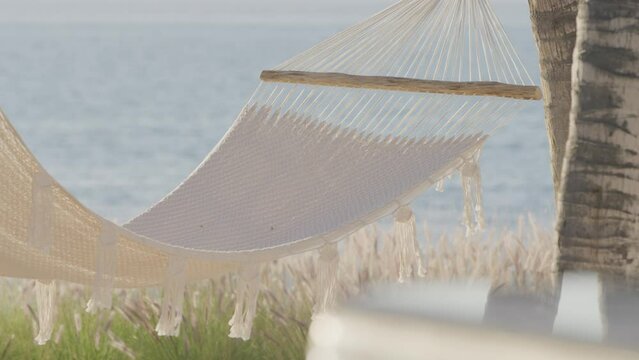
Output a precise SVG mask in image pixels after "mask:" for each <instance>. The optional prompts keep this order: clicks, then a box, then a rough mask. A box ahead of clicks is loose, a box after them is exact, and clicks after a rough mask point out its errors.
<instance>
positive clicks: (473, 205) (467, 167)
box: [461, 151, 484, 236]
mask: <svg viewBox="0 0 639 360" xmlns="http://www.w3.org/2000/svg"><path fill="white" fill-rule="evenodd" d="M461 180H462V189H463V191H464V225H465V226H466V236H472V235H475V234H477V233H478V232H480V231H482V230H483V229H484V211H483V207H482V191H481V172H480V169H479V151H477V153H475V155H473V156H472V157H471V158H470V159H467V160H466V162H465V163H464V165H462V167H461Z"/></svg>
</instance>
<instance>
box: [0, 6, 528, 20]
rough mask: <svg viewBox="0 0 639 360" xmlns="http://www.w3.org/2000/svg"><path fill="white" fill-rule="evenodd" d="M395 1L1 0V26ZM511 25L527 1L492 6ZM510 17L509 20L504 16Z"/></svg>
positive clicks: (318, 13) (222, 15)
mask: <svg viewBox="0 0 639 360" xmlns="http://www.w3.org/2000/svg"><path fill="white" fill-rule="evenodd" d="M394 2H395V0H0V22H4V23H6V22H62V23H65V22H216V23H219V22H247V21H249V22H260V23H279V22H282V23H293V22H304V23H307V22H320V23H327V22H344V21H355V20H357V19H360V18H363V17H365V16H368V15H370V14H372V13H375V12H377V11H379V10H381V9H383V8H384V7H386V6H388V5H390V4H392V3H394ZM493 3H494V5H495V8H496V9H497V11H498V12H501V13H502V14H500V15H502V19H504V21H505V22H507V23H510V25H516V24H518V23H527V22H528V5H527V1H526V0H493ZM504 15H505V16H504Z"/></svg>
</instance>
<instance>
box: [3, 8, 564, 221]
mask: <svg viewBox="0 0 639 360" xmlns="http://www.w3.org/2000/svg"><path fill="white" fill-rule="evenodd" d="M521 11H527V10H526V9H522V10H521ZM227 20H228V19H227ZM347 25H348V23H347V22H345V20H339V19H338V20H335V21H327V22H322V21H308V22H305V21H300V19H296V21H290V22H287V21H277V22H274V21H271V22H263V21H262V22H260V21H255V20H254V17H252V18H238V19H236V20H235V21H219V22H201V23H187V22H179V23H171V22H166V23H164V22H138V23H135V22H128V23H113V22H100V23H91V22H86V23H78V22H76V23H63V22H56V23H46V22H38V23H29V22H23V23H3V24H0V43H1V44H2V46H0V108H2V109H3V111H4V112H5V113H6V114H7V116H8V117H9V119H10V120H11V121H12V123H13V124H14V126H15V127H16V128H17V130H18V131H19V132H20V134H21V135H22V136H23V139H24V140H25V141H26V143H27V145H28V146H29V147H30V148H31V150H32V151H33V152H34V153H35V155H36V156H37V157H38V158H39V159H40V160H41V162H42V163H43V165H44V166H45V167H46V168H47V169H48V170H49V171H50V173H51V174H52V175H53V176H54V177H55V178H56V179H57V180H59V181H60V183H61V184H63V185H64V186H65V187H66V188H67V189H68V190H69V191H70V192H71V193H72V194H74V195H75V196H76V197H77V198H78V199H79V200H80V201H81V202H83V203H84V204H85V205H87V206H88V207H89V208H91V209H93V210H95V211H96V212H97V213H99V214H100V215H102V216H104V217H106V218H109V219H112V220H115V221H116V222H119V223H123V222H126V221H127V220H128V219H130V218H131V217H133V216H135V215H136V214H138V213H140V212H141V211H143V210H144V209H146V208H148V207H149V206H151V205H152V204H153V203H154V202H156V201H158V200H159V199H161V198H162V197H163V196H164V195H165V194H166V193H167V192H169V191H170V190H172V189H173V188H174V187H175V186H176V185H177V184H179V183H180V182H181V181H182V179H183V178H184V177H185V176H187V175H188V174H189V173H190V172H191V171H192V170H193V169H194V168H195V167H196V166H197V165H198V164H199V162H200V161H201V160H202V159H203V158H204V157H205V156H206V154H207V153H208V152H209V151H210V149H211V148H213V146H214V145H215V144H216V143H217V142H218V141H219V140H220V139H221V138H222V136H223V135H224V133H225V131H226V130H227V128H228V127H229V126H230V125H231V123H232V122H233V120H234V119H235V117H236V116H237V115H238V113H239V111H240V109H241V108H242V106H243V104H244V102H246V101H247V100H248V98H249V97H250V95H251V93H252V91H253V89H254V88H255V86H256V85H257V83H258V77H259V73H260V71H261V70H262V69H268V68H270V67H273V66H275V65H277V64H279V63H280V62H282V61H284V60H286V59H287V58H289V57H291V56H293V55H295V54H296V53H299V52H300V51H303V50H305V49H306V48H308V47H310V46H312V45H313V44H315V43H317V42H318V41H320V40H322V39H324V38H326V37H327V36H329V35H331V34H333V33H335V32H337V31H339V30H341V29H343V28H345V27H346V26H347ZM506 29H507V32H508V33H509V35H510V36H511V39H512V41H513V43H514V44H515V47H516V48H517V50H518V51H519V54H520V56H521V58H522V60H523V61H524V63H525V64H526V65H527V66H528V69H529V70H530V72H531V75H532V76H533V79H538V78H539V71H538V64H537V55H536V49H535V46H534V42H533V38H532V34H531V30H530V27H529V24H528V23H526V22H524V23H521V22H514V21H511V22H506ZM481 166H482V180H483V189H484V205H485V209H486V217H487V222H488V224H489V225H492V226H496V227H504V226H512V225H513V224H515V223H516V221H517V219H518V218H519V217H520V216H525V215H527V214H528V213H530V214H532V215H534V216H535V218H537V219H538V220H539V221H540V222H541V223H542V224H550V223H551V221H552V219H553V216H554V207H553V193H552V182H551V176H550V165H549V155H548V142H547V139H546V130H545V125H544V120H543V108H542V104H541V103H532V104H531V105H530V106H528V107H527V108H526V109H525V110H524V111H522V112H521V113H519V114H517V115H516V116H515V117H514V118H513V119H512V121H511V123H510V124H509V125H508V126H506V127H505V128H503V129H501V130H500V131H498V132H497V133H496V134H495V136H494V137H492V138H491V139H490V140H489V141H488V142H487V144H486V146H485V149H484V151H483V153H482V158H481ZM462 207H463V203H462V196H461V189H460V184H459V179H458V178H454V179H453V180H452V181H450V182H449V183H448V184H447V186H446V191H445V192H443V193H437V192H435V191H434V190H429V191H428V192H427V193H425V194H424V195H422V196H421V197H420V198H419V199H417V201H416V202H415V209H416V212H417V214H418V218H419V220H425V221H427V222H428V223H429V224H430V225H431V227H433V228H435V229H448V228H451V227H456V226H458V225H459V224H460V223H461V210H462Z"/></svg>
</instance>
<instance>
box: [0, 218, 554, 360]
mask: <svg viewBox="0 0 639 360" xmlns="http://www.w3.org/2000/svg"><path fill="white" fill-rule="evenodd" d="M424 233H425V234H427V235H425V238H424V239H421V240H422V241H421V243H422V244H423V245H424V246H423V249H422V250H423V258H424V262H425V268H426V273H425V274H423V277H421V278H420V279H415V280H414V281H441V280H455V279H468V280H471V281H472V279H480V278H481V279H490V280H491V281H492V283H493V284H494V286H500V285H503V284H511V285H516V286H520V287H525V288H527V289H531V291H535V290H536V289H538V288H539V287H544V286H548V285H549V284H550V283H552V281H553V279H554V276H553V272H554V267H553V264H554V259H555V256H556V249H555V245H554V241H553V237H552V236H551V233H550V232H548V231H545V230H542V229H541V228H540V227H539V226H538V225H537V224H536V223H535V222H534V220H533V219H532V218H528V219H526V220H524V219H522V220H521V221H520V224H519V226H518V227H517V228H516V229H515V230H514V231H509V230H503V231H495V230H493V231H487V232H486V233H484V235H483V236H482V237H475V238H466V237H465V236H464V234H463V232H462V231H461V230H460V231H458V232H454V233H452V234H449V235H443V236H442V237H440V238H438V239H432V238H431V237H430V236H429V235H428V231H427V230H426V231H424ZM342 246H343V248H342V250H341V259H340V266H339V280H338V288H337V292H338V296H339V297H340V298H341V299H347V298H349V297H352V296H355V295H357V294H358V293H360V292H361V291H363V290H365V288H366V287H367V286H370V285H371V284H375V283H380V282H389V281H395V280H396V278H397V271H396V268H397V265H396V263H395V261H394V259H393V258H392V257H390V256H389V254H390V253H391V251H388V247H389V246H392V234H389V233H386V232H384V231H381V230H379V229H378V228H377V227H375V226H371V227H367V228H365V229H362V230H361V231H359V232H357V233H355V234H353V235H351V237H350V238H349V239H348V240H347V241H345V242H344V244H343V245H342ZM316 261H317V259H316V255H315V254H304V255H299V256H295V257H291V258H287V259H283V260H280V261H277V262H273V263H271V264H269V265H268V266H265V267H264V269H263V273H262V292H261V295H260V299H259V311H258V315H257V317H256V320H255V324H254V328H253V335H252V339H251V340H249V341H247V342H244V341H241V340H237V339H230V338H228V337H227V334H228V325H227V322H228V320H229V319H230V317H231V315H232V312H233V306H234V304H233V296H232V293H233V292H232V289H233V278H232V277H231V276H227V277H223V278H221V279H219V280H217V281H209V282H202V283H197V284H192V285H190V286H189V287H188V289H187V292H186V298H185V307H184V320H183V322H182V327H181V334H180V336H179V337H176V338H164V337H158V336H157V335H156V334H155V331H154V328H155V324H156V321H157V317H158V310H159V298H158V291H157V290H132V291H126V292H125V291H120V292H117V293H116V294H115V295H114V296H115V298H114V307H113V310H111V311H104V312H101V313H99V314H97V315H91V314H87V313H85V312H84V310H83V309H84V306H85V304H86V301H87V300H88V297H89V292H88V289H84V288H83V287H80V286H76V285H64V286H60V290H59V301H58V304H59V305H58V306H59V308H58V318H57V323H56V328H55V331H54V334H53V337H52V340H51V341H50V342H49V343H48V344H47V345H45V346H37V345H35V343H34V342H33V336H34V333H35V329H37V326H38V325H37V320H36V319H37V317H36V316H35V309H34V294H33V282H17V281H11V280H7V281H5V282H4V284H2V285H1V287H0V291H1V292H0V360H3V359H301V358H304V355H305V351H306V336H307V332H308V327H309V324H310V321H311V308H312V301H311V299H312V290H311V289H312V286H313V279H314V276H315V273H316V271H317V269H316Z"/></svg>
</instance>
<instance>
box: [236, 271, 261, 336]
mask: <svg viewBox="0 0 639 360" xmlns="http://www.w3.org/2000/svg"><path fill="white" fill-rule="evenodd" d="M259 287H260V269H259V266H257V265H247V266H245V267H243V268H242V269H241V270H240V272H239V278H238V282H237V289H236V292H235V312H234V313H233V317H232V318H231V320H229V325H230V326H231V330H230V332H229V337H231V338H238V339H242V340H244V341H246V340H248V339H250V338H251V329H252V328H253V319H254V318H255V313H256V309H257V296H258V294H259V291H260V288H259Z"/></svg>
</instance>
